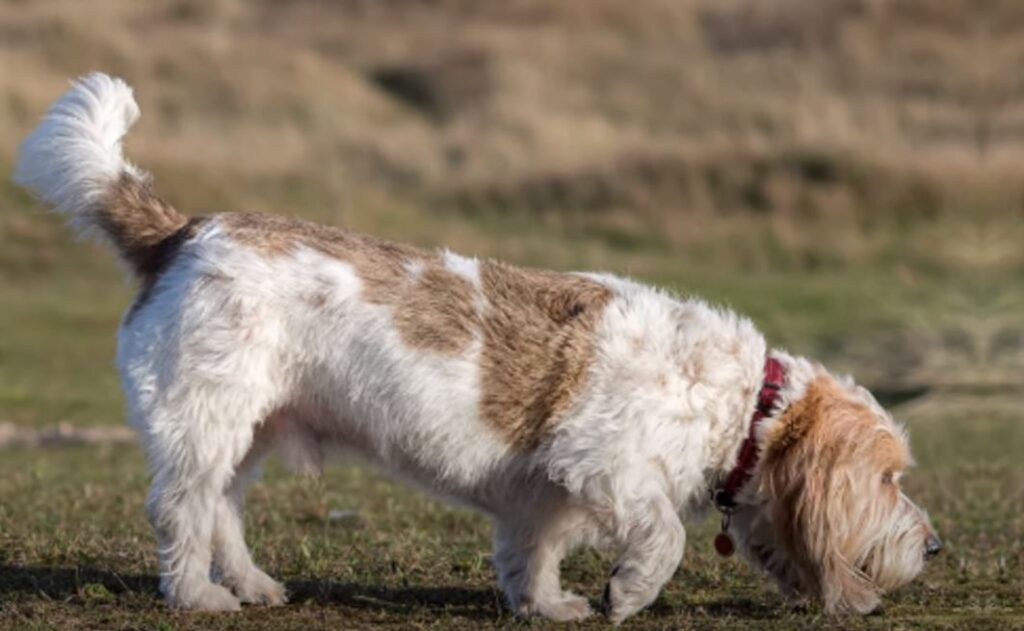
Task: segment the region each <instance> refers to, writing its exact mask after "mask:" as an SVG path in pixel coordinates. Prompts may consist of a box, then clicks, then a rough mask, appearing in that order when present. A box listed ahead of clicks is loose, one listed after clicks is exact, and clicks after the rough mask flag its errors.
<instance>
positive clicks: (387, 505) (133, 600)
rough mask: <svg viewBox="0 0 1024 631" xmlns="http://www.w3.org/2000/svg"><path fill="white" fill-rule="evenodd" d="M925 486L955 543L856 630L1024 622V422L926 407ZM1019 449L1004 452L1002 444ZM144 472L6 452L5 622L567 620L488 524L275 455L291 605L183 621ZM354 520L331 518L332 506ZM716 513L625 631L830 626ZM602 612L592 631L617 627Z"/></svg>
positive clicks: (858, 621)
mask: <svg viewBox="0 0 1024 631" xmlns="http://www.w3.org/2000/svg"><path fill="white" fill-rule="evenodd" d="M910 425H911V431H912V438H913V443H914V447H915V450H916V454H917V458H918V461H919V464H918V467H917V468H916V469H915V470H913V471H912V472H911V474H910V475H909V476H908V478H907V489H908V492H909V493H910V494H911V496H912V497H913V498H914V499H916V500H918V501H919V502H921V503H922V504H923V505H925V506H927V507H928V508H929V509H930V512H931V515H932V517H933V519H934V522H935V525H936V526H937V528H938V529H939V530H940V532H941V533H942V535H943V537H944V539H945V542H946V550H945V551H944V553H943V555H942V556H940V557H939V558H938V559H936V560H935V561H933V562H932V563H931V564H930V565H929V567H928V569H927V571H926V573H925V574H924V575H923V577H922V578H921V579H920V580H918V581H917V582H915V583H914V584H913V585H912V586H910V587H908V588H906V589H904V590H902V591H901V592H898V593H896V594H894V595H892V596H890V597H887V598H886V601H885V606H884V610H883V611H882V612H881V613H879V614H876V615H873V616H869V617H866V618H846V619H843V620H841V622H839V623H838V624H840V625H841V626H842V628H844V629H891V628H905V629H972V628H974V629H976V628H1014V627H1024V609H1022V608H1021V590H1022V581H1021V567H1022V560H1024V557H1022V554H1024V553H1022V549H1021V543H1020V542H1021V540H1022V536H1024V516H1022V514H1021V511H1020V506H1021V502H1022V501H1024V471H1022V470H1021V469H1020V467H1019V465H1018V463H1017V462H1016V460H1015V458H1014V457H1013V454H1014V453H1018V454H1019V453H1020V452H1021V450H1022V449H1024V427H1022V426H1021V424H1020V419H1019V418H1016V417H1013V416H1000V415H998V414H992V415H989V416H982V417H979V418H976V419H972V422H970V423H964V422H963V419H961V418H958V417H949V416H942V415H939V416H934V417H923V418H915V419H914V420H913V421H912V422H911V423H910ZM993 440H995V441H998V442H999V444H1001V445H1004V446H1005V447H1006V450H1005V451H1003V452H1002V454H1003V455H1002V456H1000V457H993V450H992V449H991V445H992V441H993ZM145 489H146V475H145V471H144V467H143V463H142V459H141V456H140V454H139V452H138V451H137V449H135V448H132V447H119V448H113V447H100V448H81V447H79V448H62V449H55V450H25V451H20V452H7V453H4V456H3V458H2V459H0V627H4V628H11V629H66V628H103V629H119V628H128V629H140V628H145V629H236V628H252V629H292V628H295V629H299V628H309V627H315V628H323V627H328V626H330V627H333V628H360V627H370V626H375V625H380V626H386V627H394V628H437V629H448V628H464V629H473V628H480V627H482V626H491V625H495V626H508V627H515V628H557V625H550V624H545V623H542V622H532V623H530V622H522V621H518V620H515V619H514V618H512V617H511V616H510V615H509V614H508V613H507V612H506V611H505V610H504V609H503V608H502V607H501V605H500V595H499V593H498V592H497V591H496V589H495V586H494V572H493V568H492V566H491V564H490V558H489V537H490V532H489V524H488V522H487V520H486V519H485V518H483V517H481V516H479V515H477V514H475V513H472V512H469V511H466V510H459V509H453V508H449V507H446V506H444V505H442V504H439V503H437V502H435V501H433V500H431V499H429V498H428V497H426V496H425V495H423V494H420V493H416V492H413V491H410V490H409V489H407V488H406V487H404V486H401V485H398V484H395V483H392V482H388V481H386V480H384V479H383V478H381V477H378V476H377V475H375V474H373V473H371V472H368V471H367V470H366V469H363V468H360V467H357V466H352V465H344V464H342V465H340V466H338V467H335V468H331V469H329V470H328V472H327V473H326V474H325V476H324V477H323V478H321V479H315V480H314V479H308V478H300V477H296V476H293V475H291V474H288V473H287V472H284V471H282V470H281V469H280V468H278V467H277V466H274V465H271V466H270V467H269V470H268V472H267V474H266V475H265V478H264V480H263V481H261V482H259V483H257V484H256V485H255V486H254V487H253V488H252V489H251V491H250V494H249V505H248V515H247V521H248V530H249V535H248V537H249V541H250V543H251V546H252V549H253V551H254V554H255V556H256V559H257V562H259V563H260V564H261V565H262V566H264V567H265V568H266V569H267V570H268V571H269V572H270V573H271V574H273V575H274V576H275V577H277V578H279V579H281V580H284V581H285V583H286V584H287V586H288V589H289V592H290V593H291V603H290V604H289V605H288V606H286V607H283V608H275V609H265V608H259V607H247V608H245V609H244V610H243V611H242V613H240V614H225V615H206V614H184V613H175V612H171V611H169V610H167V609H166V608H165V607H164V606H163V604H162V603H161V602H160V600H159V598H158V595H157V592H156V586H157V581H156V577H155V567H156V561H155V557H154V542H153V540H152V536H151V534H150V531H149V528H148V525H147V523H146V521H145V518H144V517H143V509H142V504H143V500H144V496H145ZM335 509H340V510H354V511H356V516H355V517H352V518H346V519H341V520H331V519H330V518H329V512H330V511H331V510H335ZM715 526H716V522H715V519H714V518H713V517H712V518H709V519H705V520H700V519H697V520H694V521H693V522H692V523H691V524H690V537H689V547H688V550H687V553H686V557H685V559H684V562H683V564H682V566H681V568H680V569H679V571H678V572H677V574H676V576H675V577H674V578H673V579H672V581H671V582H670V583H669V585H668V586H667V588H666V589H665V591H664V593H663V594H662V595H661V597H660V598H659V599H658V601H657V602H656V603H655V604H654V605H653V606H652V607H651V608H650V609H649V610H648V611H646V612H644V613H642V614H640V615H639V616H637V617H636V618H635V619H631V620H630V621H628V622H627V624H626V625H625V626H626V628H635V629H648V628H690V627H694V628H715V629H737V628H762V629H793V628H816V627H819V626H821V625H825V624H835V623H830V622H829V621H828V619H826V618H824V617H822V615H821V614H820V613H819V612H818V611H817V610H816V609H815V608H813V607H811V608H807V609H799V608H793V607H792V606H789V605H787V604H786V603H784V602H783V601H782V600H781V599H780V598H779V597H778V596H777V595H776V593H775V592H774V590H773V589H772V588H771V587H770V586H769V585H768V583H767V582H766V581H764V580H762V579H761V578H760V577H759V576H756V575H755V574H753V573H752V572H751V571H750V570H748V569H747V568H746V567H745V566H743V565H742V564H741V563H740V562H739V561H736V560H732V559H729V560H725V559H720V558H718V557H716V556H715V554H714V552H713V551H712V549H711V545H710V539H711V536H712V535H713V532H714V529H715ZM608 569H609V563H608V560H607V559H602V558H601V557H600V556H599V555H598V554H596V553H593V552H582V553H577V554H576V555H574V556H573V557H571V558H570V559H569V560H568V561H567V562H566V564H565V566H564V577H565V582H566V584H567V585H568V586H570V587H571V588H572V589H575V590H578V591H579V592H581V593H584V594H586V595H588V596H589V597H590V598H591V599H592V600H593V601H594V604H595V605H596V604H597V599H598V598H599V597H600V594H601V590H602V588H603V585H604V581H605V580H606V575H607V572H608ZM604 624H605V623H604V621H603V619H601V618H600V617H598V618H595V619H593V620H591V621H588V622H586V623H584V624H581V625H579V626H578V628H599V627H602V626H604Z"/></svg>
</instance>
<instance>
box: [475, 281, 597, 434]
mask: <svg viewBox="0 0 1024 631" xmlns="http://www.w3.org/2000/svg"><path fill="white" fill-rule="evenodd" d="M480 276H481V280H482V283H483V289H484V295H485V297H486V298H487V301H488V310H487V313H486V317H485V318H484V321H483V333H484V349H483V356H482V359H481V363H482V370H483V375H482V377H483V393H482V400H481V409H482V413H483V416H484V418H485V419H487V421H488V422H490V423H491V424H492V425H493V426H495V427H496V428H498V429H499V430H500V431H501V432H502V433H503V434H504V435H505V436H507V437H508V438H509V440H511V441H512V442H513V443H514V444H515V445H517V446H519V447H523V448H529V447H532V446H535V445H536V444H537V443H538V442H539V440H540V438H541V436H542V435H543V434H544V433H545V432H546V431H547V430H548V429H549V427H550V425H551V423H552V421H553V420H554V419H555V418H556V417H557V416H558V415H559V414H560V413H562V412H564V411H565V409H566V408H567V407H568V406H569V403H570V402H571V401H572V399H573V397H574V395H575V394H577V393H578V392H579V391H580V390H581V389H582V387H583V385H584V380H585V379H586V375H587V369H588V368H589V366H590V362H591V358H592V356H593V352H594V329H595V327H596V325H597V322H598V320H599V319H600V316H601V313H602V309H603V307H604V306H605V305H606V304H607V302H608V300H609V299H610V298H611V292H610V291H609V290H608V289H607V288H605V287H604V286H603V285H601V284H599V283H596V282H594V281H592V280H589V279H586V278H582V277H578V276H573V275H569V274H557V273H551V272H539V271H525V270H520V269H516V268H513V267H509V266H506V265H501V264H499V263H490V262H487V263H482V264H481V266H480Z"/></svg>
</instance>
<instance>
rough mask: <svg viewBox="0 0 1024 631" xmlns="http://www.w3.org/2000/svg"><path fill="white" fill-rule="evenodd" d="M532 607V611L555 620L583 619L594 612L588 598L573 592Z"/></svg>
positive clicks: (570, 620)
mask: <svg viewBox="0 0 1024 631" xmlns="http://www.w3.org/2000/svg"><path fill="white" fill-rule="evenodd" d="M531 609H532V612H531V613H533V614H534V615H538V616H543V617H544V618H547V619H548V620H554V621H555V622H573V621H576V620H583V619H584V618H587V617H588V616H590V615H591V614H593V613H594V612H593V611H592V610H591V609H590V603H588V602H587V599H586V598H584V597H582V596H577V595H576V594H573V593H572V592H563V593H562V597H561V598H558V599H556V600H552V601H550V602H544V603H536V604H534V606H533V607H531Z"/></svg>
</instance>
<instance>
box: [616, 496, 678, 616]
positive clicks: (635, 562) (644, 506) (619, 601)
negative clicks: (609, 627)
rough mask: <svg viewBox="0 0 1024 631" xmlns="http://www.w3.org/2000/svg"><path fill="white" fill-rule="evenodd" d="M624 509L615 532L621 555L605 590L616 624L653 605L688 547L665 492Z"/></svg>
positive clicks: (636, 501) (639, 498)
mask: <svg viewBox="0 0 1024 631" xmlns="http://www.w3.org/2000/svg"><path fill="white" fill-rule="evenodd" d="M625 509H626V510H625V512H624V513H622V515H621V517H620V520H621V523H620V524H619V527H618V528H617V529H616V530H617V537H618V538H619V539H620V544H621V546H622V552H621V554H620V556H619V559H618V561H617V562H616V564H615V568H614V569H613V570H612V575H611V578H610V579H609V581H608V585H607V586H606V587H605V591H604V604H605V608H606V611H607V614H608V619H609V620H611V621H612V622H613V623H615V624H618V623H620V622H622V621H623V620H625V619H626V618H627V617H629V616H631V615H632V614H634V613H636V612H637V611H639V610H640V609H643V608H644V607H646V606H647V605H649V604H651V603H652V602H654V599H655V598H657V597H658V593H659V592H660V591H661V588H662V586H663V585H664V584H665V583H666V582H667V581H668V579H669V578H671V577H672V574H673V573H674V572H675V570H676V568H677V567H678V566H679V562H680V561H681V560H682V558H683V548H684V547H685V544H686V531H685V530H684V529H683V524H682V523H681V522H680V521H679V516H678V515H677V514H676V511H675V509H674V508H673V506H672V503H671V502H670V501H669V499H668V497H666V496H665V495H664V494H663V493H661V492H657V491H651V492H650V494H649V495H646V496H641V497H637V498H635V499H633V500H631V501H629V502H627V503H626V505H625Z"/></svg>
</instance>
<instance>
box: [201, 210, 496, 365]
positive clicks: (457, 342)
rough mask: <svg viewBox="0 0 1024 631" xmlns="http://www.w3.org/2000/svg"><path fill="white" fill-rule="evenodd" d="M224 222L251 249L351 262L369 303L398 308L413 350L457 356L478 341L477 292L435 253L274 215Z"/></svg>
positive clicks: (245, 216) (243, 215) (239, 215)
mask: <svg viewBox="0 0 1024 631" xmlns="http://www.w3.org/2000/svg"><path fill="white" fill-rule="evenodd" d="M221 220H222V221H223V224H224V226H225V228H226V229H227V230H228V231H229V233H230V234H231V236H232V238H234V239H235V240H237V241H239V242H241V243H244V244H246V245H248V246H250V247H254V248H257V249H260V250H263V251H265V252H268V253H271V254H287V253H290V252H292V251H294V249H295V248H296V247H298V246H300V245H301V246H306V247H309V248H312V249H314V250H316V251H318V252H320V253H322V254H325V255H327V256H330V257H333V258H337V259H339V260H342V261H345V262H347V263H349V264H351V265H352V266H353V267H354V268H355V270H356V273H357V274H358V275H359V277H360V278H361V279H362V281H363V286H364V297H365V298H366V300H367V301H369V302H371V303H374V304H381V305H387V306H389V307H391V308H392V309H393V312H394V321H395V326H396V327H397V328H398V331H399V333H400V334H401V336H402V340H403V341H404V342H405V343H406V344H408V345H409V346H410V347H412V348H417V349H424V350H430V351H435V352H439V353H449V354H455V353H458V352H460V351H462V350H463V349H465V348H466V346H467V345H468V344H469V343H470V342H471V341H472V339H473V334H474V331H475V330H476V328H477V324H478V315H477V313H476V308H475V303H474V297H475V294H476V290H475V289H474V287H473V285H472V284H471V283H470V282H469V281H468V280H466V279H465V278H464V277H462V276H460V275H458V274H456V273H454V272H452V271H450V270H448V269H446V268H444V267H443V265H442V263H441V260H440V257H438V256H437V255H436V254H435V253H432V252H424V251H422V250H419V249H417V248H414V247H411V246H407V245H402V244H397V243H391V242H388V241H384V240H382V239H377V238H374V237H371V236H368V235H363V234H359V233H355V232H349V231H347V230H342V229H340V228H335V227H332V226H325V225H321V224H316V223H312V222H307V221H300V220H296V219H287V218H284V217H277V216H274V215H260V214H253V213H231V214H226V215H222V217H221ZM409 263H420V264H422V270H421V271H420V273H419V274H410V273H409V271H408V269H407V265H408V264H409Z"/></svg>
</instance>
